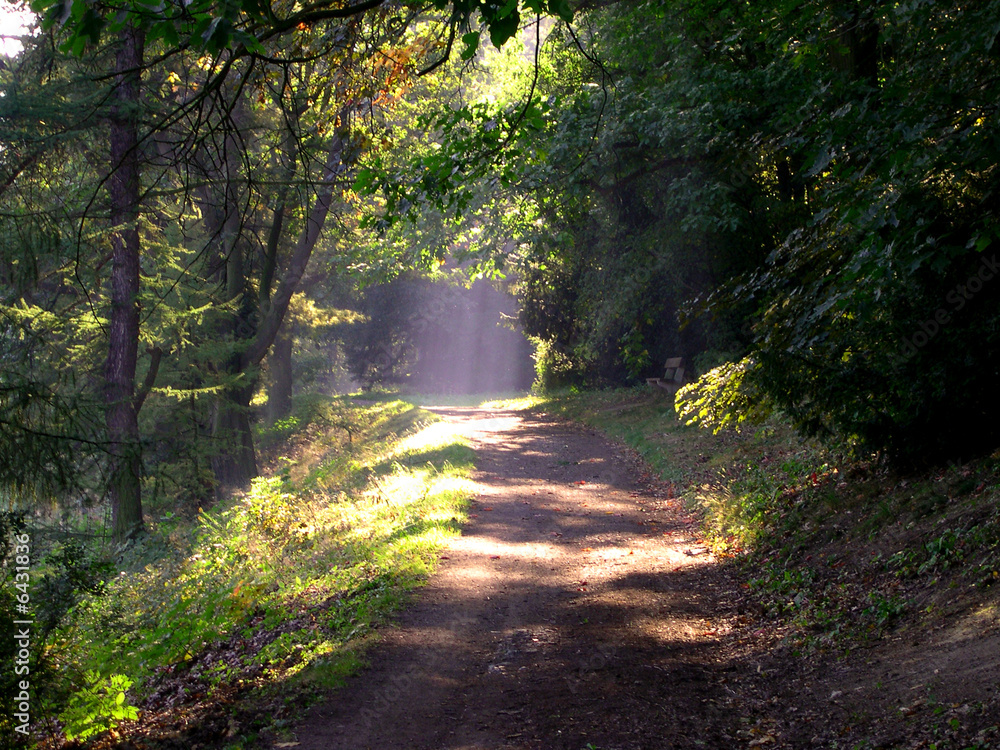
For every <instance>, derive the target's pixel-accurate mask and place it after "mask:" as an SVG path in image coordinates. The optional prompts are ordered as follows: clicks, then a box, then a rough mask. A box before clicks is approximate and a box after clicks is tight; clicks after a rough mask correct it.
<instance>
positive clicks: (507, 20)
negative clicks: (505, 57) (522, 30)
mask: <svg viewBox="0 0 1000 750" xmlns="http://www.w3.org/2000/svg"><path fill="white" fill-rule="evenodd" d="M487 23H488V25H489V28H490V41H491V42H493V46H494V47H496V48H497V49H500V48H501V47H503V45H504V43H505V42H506V41H507V40H508V39H510V38H511V37H512V36H514V34H516V33H517V29H518V27H519V26H520V25H521V14H520V13H519V12H518V11H516V10H515V11H514V12H513V13H511V14H510V15H509V16H506V17H504V18H493V19H490V20H488V21H487Z"/></svg>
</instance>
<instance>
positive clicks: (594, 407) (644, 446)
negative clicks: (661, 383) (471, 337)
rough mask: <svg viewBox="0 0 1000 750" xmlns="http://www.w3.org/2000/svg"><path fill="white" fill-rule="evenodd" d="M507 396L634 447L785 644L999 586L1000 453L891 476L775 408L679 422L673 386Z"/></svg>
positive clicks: (915, 612)
mask: <svg viewBox="0 0 1000 750" xmlns="http://www.w3.org/2000/svg"><path fill="white" fill-rule="evenodd" d="M505 405H506V406H508V407H512V408H532V409H536V410H540V411H543V412H547V413H551V414H556V415H559V416H562V417H565V418H568V419H573V420H575V421H578V422H582V423H584V424H587V425H590V426H592V427H595V428H598V429H600V430H601V431H603V432H604V433H606V434H608V435H609V436H611V437H613V438H617V439H619V440H621V441H622V442H624V443H626V444H627V445H629V446H631V447H632V448H634V449H636V450H637V451H638V452H639V453H640V454H641V455H642V456H643V458H644V459H645V461H646V462H647V463H648V464H649V465H650V466H651V467H652V469H653V470H654V472H655V473H656V474H657V475H658V477H659V479H660V480H662V481H664V482H669V483H671V484H672V485H674V487H675V489H676V494H677V495H678V496H679V497H680V498H681V499H682V501H683V502H684V503H685V505H686V507H687V508H688V509H689V510H692V511H695V512H696V513H697V514H698V516H699V518H700V520H701V527H702V533H703V536H704V539H705V541H706V542H707V543H708V544H709V545H710V546H711V547H712V548H713V550H714V551H715V552H716V554H717V555H718V556H720V557H722V558H723V559H728V561H729V563H730V564H732V565H734V566H736V567H737V568H738V570H739V576H740V578H741V579H742V580H743V581H744V585H745V586H746V587H747V588H748V589H749V590H750V591H751V592H752V593H753V594H754V596H755V598H756V600H757V601H758V603H759V608H760V611H761V613H762V616H763V617H765V618H769V619H773V620H775V621H779V622H781V623H782V624H783V625H786V626H790V629H789V630H788V632H789V636H788V638H789V641H790V643H792V644H793V646H794V647H796V648H799V649H807V650H814V649H819V650H827V649H831V648H833V649H841V648H849V647H850V644H852V643H856V642H857V641H858V640H859V639H860V640H863V641H868V640H872V639H878V638H879V637H881V635H882V634H884V633H885V632H887V631H888V630H891V629H894V628H897V627H900V626H902V625H903V624H904V623H911V624H914V623H916V624H917V625H919V623H920V622H922V621H923V620H924V619H926V618H929V617H933V616H935V615H937V614H940V613H943V612H945V611H947V612H948V613H950V614H957V613H959V612H960V610H962V607H965V609H966V610H968V609H970V608H974V607H976V606H980V605H981V600H982V598H983V597H995V595H996V594H997V593H998V592H1000V505H998V503H997V498H998V496H1000V460H998V459H1000V454H994V456H993V457H983V458H980V459H977V460H975V461H971V462H968V463H965V464H962V465H957V464H952V465H948V466H940V467H929V468H927V469H924V470H921V471H914V472H911V473H910V474H907V475H901V474H899V473H898V472H894V471H891V470H890V469H888V468H886V467H883V466H881V465H880V464H879V462H878V461H876V460H872V461H867V462H866V461H858V460H856V459H853V460H849V459H847V458H846V457H845V456H844V455H840V454H838V453H837V452H836V451H833V450H830V449H828V448H826V447H824V446H821V445H819V444H817V443H815V442H813V441H808V440H804V439H802V438H801V436H799V435H798V434H796V433H795V431H794V430H793V429H791V428H790V427H789V426H788V425H787V424H785V423H784V422H782V421H781V420H780V419H778V418H771V419H770V420H768V421H767V422H766V423H765V424H764V425H762V426H758V427H756V428H753V429H745V430H743V431H742V432H735V431H731V430H730V431H723V432H721V433H719V434H717V435H716V434H712V433H711V432H710V431H707V430H703V429H699V428H696V427H689V426H686V425H684V424H682V423H681V422H680V420H678V419H677V417H676V414H675V412H674V408H673V403H672V399H671V397H670V395H669V394H667V393H665V392H662V391H658V390H654V389H649V388H637V389H627V390H615V391H596V392H583V393H566V394H556V395H551V396H547V397H544V398H531V399H525V400H524V401H522V402H521V403H517V402H508V403H507V404H505ZM994 586H995V588H994ZM956 602H965V603H964V604H961V603H959V604H956ZM976 602H979V604H977V603H976Z"/></svg>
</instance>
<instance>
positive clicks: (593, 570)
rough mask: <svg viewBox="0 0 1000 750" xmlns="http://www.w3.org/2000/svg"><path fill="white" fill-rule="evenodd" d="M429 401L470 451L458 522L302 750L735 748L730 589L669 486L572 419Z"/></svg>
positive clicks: (313, 722) (312, 717) (302, 741)
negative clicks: (473, 466)
mask: <svg viewBox="0 0 1000 750" xmlns="http://www.w3.org/2000/svg"><path fill="white" fill-rule="evenodd" d="M432 410H433V411H435V412H437V413H438V414H439V415H441V416H442V417H443V418H445V419H447V420H449V421H452V422H454V423H457V424H459V425H461V428H462V432H463V434H465V435H466V436H467V437H468V439H469V440H470V441H471V443H472V445H473V447H474V448H475V450H476V452H477V453H478V456H479V459H478V470H477V471H476V472H475V475H474V481H475V482H476V499H475V501H474V502H473V503H472V505H471V508H470V514H471V518H470V521H469V523H468V524H467V525H466V526H465V528H464V530H463V534H462V536H461V537H460V538H458V539H456V540H455V542H454V543H453V544H452V545H451V546H450V547H449V549H447V550H446V551H445V552H443V553H442V562H441V564H440V567H439V569H438V571H437V572H436V573H435V574H434V575H433V576H432V577H431V579H430V581H429V582H428V584H427V585H426V586H425V587H423V588H422V589H420V590H419V591H418V592H417V594H416V596H415V598H414V602H413V603H412V604H411V605H410V606H409V607H408V608H407V609H406V611H405V612H403V613H402V615H401V618H400V622H399V625H398V627H394V628H391V629H387V630H386V632H385V633H384V636H383V640H382V642H381V643H380V644H379V645H378V646H377V647H376V648H375V649H374V651H373V653H372V657H371V665H370V667H369V668H368V669H366V670H364V671H363V672H362V673H360V674H359V675H357V676H356V677H354V678H352V679H351V680H350V681H349V682H348V684H347V686H346V687H345V688H344V689H342V690H340V691H338V692H336V693H335V694H334V695H333V696H332V697H331V699H330V700H329V701H328V702H326V703H324V704H321V705H319V706H316V707H314V708H313V709H312V710H311V711H310V712H309V714H308V715H307V717H306V719H305V721H304V722H303V723H302V724H301V725H300V726H299V728H298V729H297V731H296V735H297V737H296V739H297V740H298V743H299V744H298V745H297V748H298V750H320V749H322V750H354V749H359V748H365V749H368V748H371V749H372V750H388V749H389V748H408V749H411V748H428V749H433V750H444V749H447V750H472V749H473V748H475V749H477V750H479V749H482V750H486V749H488V750H497V749H498V748H524V749H527V748H532V749H534V748H538V749H543V748H544V749H545V750H553V749H555V748H566V749H567V750H583V749H584V748H588V747H594V748H601V749H602V750H608V749H609V748H620V749H624V748H681V747H692V748H695V747H700V748H706V747H707V748H724V747H734V746H735V745H736V744H737V743H735V742H734V739H733V734H734V733H735V731H736V725H737V718H738V717H736V716H733V715H732V713H731V709H727V708H724V706H726V705H727V704H731V702H730V701H729V700H726V698H727V697H728V696H726V695H725V693H726V692H727V687H728V686H727V685H726V681H727V680H726V672H727V671H728V670H731V669H732V667H731V666H727V665H726V661H727V660H726V659H725V658H724V657H723V656H722V654H721V653H720V651H721V652H725V651H726V648H725V647H724V646H722V642H723V640H724V636H725V633H726V631H727V630H728V625H727V622H728V621H730V620H731V619H732V617H733V612H732V605H731V604H729V603H728V602H730V601H732V597H731V594H732V591H731V586H732V584H731V583H730V582H729V581H728V580H727V579H726V576H725V575H724V573H723V572H722V570H721V568H720V566H717V565H715V564H714V562H713V560H712V558H711V556H710V554H709V553H708V551H707V550H706V549H705V548H704V547H703V546H702V545H700V544H698V542H697V539H696V533H697V532H696V527H695V526H694V524H693V523H692V522H691V521H689V520H688V519H686V518H684V516H683V513H682V511H680V510H679V509H678V507H677V505H676V503H675V501H673V500H672V499H670V497H669V495H670V494H671V493H670V492H669V490H668V488H667V487H665V486H658V485H656V484H655V483H651V482H650V481H649V477H648V475H646V474H644V470H643V468H642V465H641V463H640V462H639V461H638V460H637V459H636V458H635V457H634V456H633V455H631V454H629V453H627V452H626V451H625V449H623V448H621V447H619V446H616V445H614V444H613V443H611V442H610V441H608V440H607V439H606V438H604V437H602V436H601V435H599V434H598V433H596V432H595V431H593V430H590V429H587V428H584V427H581V426H578V425H574V424H569V423H566V422H563V421H559V420H556V419H553V418H550V417H547V416H545V415H539V414H527V413H519V412H509V411H494V410H484V409H476V408H454V407H442V408H437V409H432ZM720 647H721V648H720ZM730 676H731V675H730Z"/></svg>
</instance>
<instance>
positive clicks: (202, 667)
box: [59, 398, 475, 702]
mask: <svg viewBox="0 0 1000 750" xmlns="http://www.w3.org/2000/svg"><path fill="white" fill-rule="evenodd" d="M312 412H313V413H312V416H310V417H309V418H307V419H303V420H302V423H303V424H305V425H307V426H304V427H301V428H300V429H308V430H310V431H311V432H312V433H313V435H314V438H313V439H312V440H310V441H308V443H307V444H304V445H302V446H300V449H299V450H298V452H297V460H296V461H294V462H292V463H293V464H294V465H295V468H296V470H295V471H292V470H289V469H286V470H282V471H279V472H277V473H275V474H273V475H271V476H266V477H259V478H258V479H256V480H254V482H253V484H252V486H251V487H250V488H249V489H248V490H247V491H246V492H244V493H242V494H240V495H238V496H236V497H233V498H232V499H231V500H230V501H228V502H226V503H224V504H220V505H219V506H217V507H214V508H210V509H207V510H202V511H200V512H199V514H198V517H197V519H196V520H195V521H194V522H192V523H191V524H190V525H189V526H187V527H184V528H178V527H174V528H173V529H172V531H171V533H170V535H169V536H168V537H165V536H164V535H163V534H158V533H156V532H155V531H154V533H153V534H152V535H151V536H150V537H149V538H148V539H147V540H146V542H145V543H144V545H143V546H142V547H141V548H140V549H138V550H136V551H135V552H134V553H133V559H134V561H136V563H138V564H134V565H127V566H126V569H125V570H123V571H122V572H121V573H120V574H119V575H118V576H116V577H115V578H114V579H113V580H112V581H111V582H110V584H109V586H108V587H107V591H106V593H105V594H104V595H103V596H99V597H91V598H88V599H87V600H85V601H84V602H83V603H82V604H81V605H80V606H79V607H78V609H77V612H76V615H75V617H73V618H71V621H70V623H69V625H68V626H67V627H66V628H65V629H64V630H63V631H62V633H61V634H60V636H59V637H60V641H61V643H60V648H61V654H62V655H61V657H60V658H61V659H62V666H64V668H66V669H67V670H70V671H74V672H77V673H79V674H81V675H82V674H83V673H84V672H86V671H87V670H90V669H95V670H98V671H100V672H101V673H102V674H124V675H128V676H129V677H130V678H131V679H133V680H134V681H135V683H136V686H135V688H133V693H134V695H135V696H136V698H137V699H138V700H140V701H141V700H143V699H150V700H153V699H155V697H156V691H157V690H158V689H161V688H158V687H157V686H158V685H161V684H162V682H163V680H164V679H176V680H181V677H180V676H181V675H183V681H184V684H185V685H186V686H187V687H186V688H185V689H190V686H191V685H192V684H194V685H203V686H204V690H206V691H209V692H211V691H212V690H216V689H219V688H220V687H221V686H225V685H233V684H237V683H239V684H241V685H251V686H253V687H254V689H255V690H258V691H259V690H264V691H265V692H267V691H268V690H270V689H271V688H275V689H277V686H280V685H283V684H286V683H288V684H291V683H294V684H296V685H307V684H308V685H318V686H329V685H331V684H334V683H336V682H337V681H338V680H340V679H341V678H342V677H343V676H344V675H346V674H349V673H350V671H351V670H352V669H355V668H356V667H357V665H358V663H359V654H360V653H361V652H362V651H363V649H364V647H365V646H366V645H367V644H368V642H369V641H370V640H371V634H372V632H373V629H374V628H375V627H376V626H377V625H378V624H379V623H382V622H384V621H385V620H386V618H387V617H389V616H390V614H391V613H392V612H393V611H394V610H395V609H396V608H398V607H399V606H400V604H401V603H402V602H403V601H404V599H405V596H406V592H407V591H408V590H409V589H411V588H413V587H414V586H416V585H419V584H420V582H421V581H423V580H424V579H425V578H426V576H427V575H428V574H430V573H431V572H432V571H433V569H434V566H435V564H436V561H437V558H438V552H439V550H440V549H441V548H442V547H443V546H444V545H446V544H447V543H448V541H449V540H450V539H452V538H453V537H454V536H455V535H457V534H458V533H459V529H460V524H461V523H462V522H463V521H464V520H465V518H466V516H465V506H466V503H467V500H468V498H469V497H470V495H471V485H470V482H469V479H468V477H469V475H470V473H471V470H472V468H473V463H474V458H475V454H474V452H473V451H472V449H471V448H470V447H469V446H468V445H467V444H465V443H464V442H463V441H462V440H461V438H460V437H459V435H458V433H457V431H456V430H455V429H454V428H453V427H451V426H450V425H447V424H445V423H443V422H441V421H440V420H439V419H438V418H437V417H436V416H435V415H433V414H431V413H430V412H427V411H424V410H422V409H419V408H418V407H415V406H413V405H412V404H408V403H405V402H401V401H398V400H388V399H386V400H379V401H373V402H366V403H356V402H355V401H353V400H351V399H345V398H338V399H329V400H328V403H325V404H324V403H318V404H313V405H312ZM323 415H327V416H326V424H325V425H324V424H323V419H324V416H323ZM348 422H349V423H350V424H351V429H352V430H353V431H354V433H355V434H354V435H353V436H351V438H350V439H346V438H345V436H344V435H341V434H338V433H343V432H344V430H343V428H342V425H343V424H345V423H348ZM317 425H319V426H317ZM286 427H287V426H283V427H282V429H285V428H286ZM286 463H287V462H286ZM275 465H277V466H280V465H281V462H280V461H276V462H275ZM139 561H141V563H139ZM167 675H169V678H168V677H166V676H167ZM289 681H291V683H289ZM269 686H271V687H269ZM154 702H155V700H154Z"/></svg>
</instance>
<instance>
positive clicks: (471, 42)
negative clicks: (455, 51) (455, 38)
mask: <svg viewBox="0 0 1000 750" xmlns="http://www.w3.org/2000/svg"><path fill="white" fill-rule="evenodd" d="M462 42H463V43H464V44H465V49H464V50H462V59H463V60H471V59H472V58H473V57H474V56H475V54H476V50H477V49H479V32H478V31H470V32H469V33H468V34H466V35H464V36H463V37H462Z"/></svg>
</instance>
